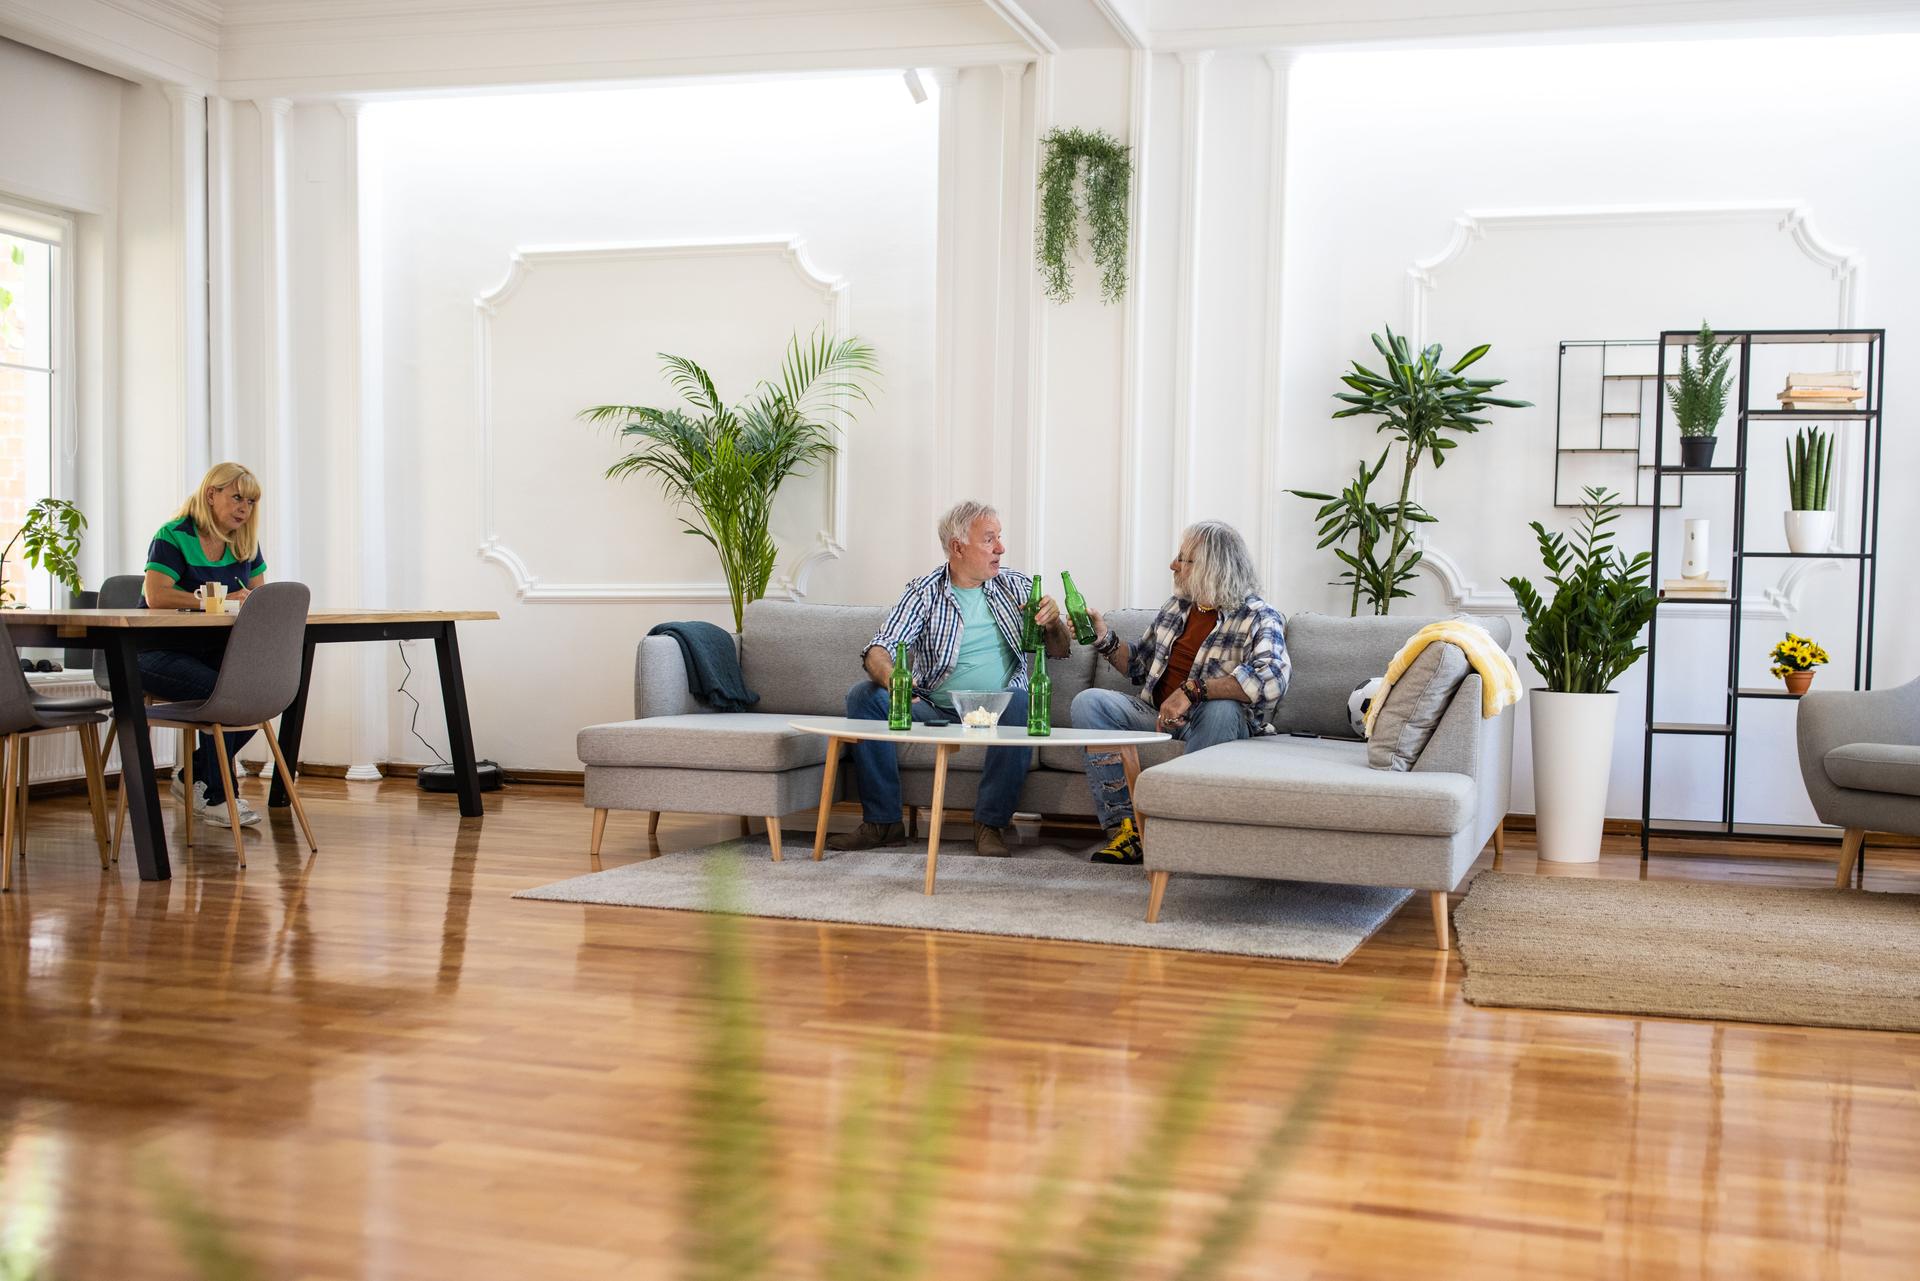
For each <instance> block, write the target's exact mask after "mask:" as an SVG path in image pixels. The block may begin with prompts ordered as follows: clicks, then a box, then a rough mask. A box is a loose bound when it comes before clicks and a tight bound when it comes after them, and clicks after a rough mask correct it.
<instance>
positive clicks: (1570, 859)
mask: <svg viewBox="0 0 1920 1281" xmlns="http://www.w3.org/2000/svg"><path fill="white" fill-rule="evenodd" d="M1527 703H1528V705H1529V706H1530V707H1531V708H1532V709H1533V711H1532V713H1531V714H1532V718H1533V808H1534V824H1535V826H1536V828H1537V830H1538V833H1539V838H1540V857H1541V858H1543V859H1545V860H1546V861H1547V862H1549V863H1592V862H1596V861H1598V859H1599V858H1600V835H1601V830H1602V828H1603V827H1604V826H1605V824H1606V817H1607V779H1608V777H1609V776H1610V775H1611V774H1612V772H1613V727H1614V719H1615V718H1616V717H1617V716H1618V715H1619V712H1620V696H1619V695H1618V694H1556V693H1553V692H1552V691H1550V690H1544V689H1536V690H1533V691H1530V693H1529V694H1528V697H1527Z"/></svg>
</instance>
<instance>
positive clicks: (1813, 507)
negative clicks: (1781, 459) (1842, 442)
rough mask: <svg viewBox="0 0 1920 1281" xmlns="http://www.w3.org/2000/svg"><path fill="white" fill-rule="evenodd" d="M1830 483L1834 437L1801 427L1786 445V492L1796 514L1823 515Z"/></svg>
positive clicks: (1812, 428)
mask: <svg viewBox="0 0 1920 1281" xmlns="http://www.w3.org/2000/svg"><path fill="white" fill-rule="evenodd" d="M1832 480H1833V437H1832V436H1830V435H1828V434H1827V433H1826V432H1823V431H1821V430H1820V429H1819V428H1818V427H1807V428H1802V429H1801V430H1800V431H1799V433H1798V434H1797V435H1796V436H1795V437H1794V439H1792V440H1790V441H1788V442H1787V493H1788V496H1789V498H1790V499H1791V500H1792V503H1793V510H1795V511H1797V512H1823V511H1826V510H1827V508H1828V506H1829V503H1828V498H1829V490H1830V488H1831V482H1832Z"/></svg>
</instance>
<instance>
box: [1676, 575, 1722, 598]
mask: <svg viewBox="0 0 1920 1281" xmlns="http://www.w3.org/2000/svg"><path fill="white" fill-rule="evenodd" d="M1660 596H1661V598H1662V599H1663V600H1725V599H1726V598H1727V580H1726V579H1724V578H1669V579H1667V580H1666V581H1664V582H1662V583H1661V584H1660Z"/></svg>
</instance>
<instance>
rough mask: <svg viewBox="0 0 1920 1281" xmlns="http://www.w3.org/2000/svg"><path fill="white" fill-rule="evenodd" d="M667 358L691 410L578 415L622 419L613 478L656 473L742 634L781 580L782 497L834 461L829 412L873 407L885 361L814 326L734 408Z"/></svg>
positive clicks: (686, 365) (609, 409) (681, 359)
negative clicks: (777, 574)
mask: <svg viewBox="0 0 1920 1281" xmlns="http://www.w3.org/2000/svg"><path fill="white" fill-rule="evenodd" d="M660 359H661V361H662V362H663V365H664V368H665V370H666V373H667V377H668V379H669V380H671V381H672V383H673V386H674V389H675V390H676V391H678V392H679V393H680V395H681V397H682V398H683V399H684V400H685V401H686V402H687V405H688V409H687V410H682V409H661V408H655V407H652V406H646V405H597V406H595V407H594V408H592V409H587V410H582V411H581V415H580V416H581V417H583V418H585V419H586V420H587V421H588V422H592V423H618V424H619V432H620V435H621V436H622V437H623V438H624V439H625V440H626V441H627V443H628V446H629V450H630V452H628V453H627V455H626V456H625V457H623V458H621V459H620V460H619V461H618V462H616V463H614V464H613V465H612V466H610V467H608V468H607V473H606V474H607V476H608V477H609V478H617V477H623V476H631V475H634V474H636V473H645V474H647V475H650V476H652V477H654V479H656V480H658V481H659V482H660V488H661V489H662V490H663V491H664V492H665V494H666V496H667V498H668V499H669V500H670V501H671V502H672V503H674V505H676V506H678V507H681V508H683V509H685V510H686V511H687V512H689V513H690V514H689V515H683V516H682V517H681V522H680V523H681V524H682V525H683V526H685V528H686V532H687V533H689V534H692V535H695V536H696V537H699V538H703V539H705V540H706V541H707V542H708V544H710V545H711V546H712V547H713V549H714V551H715V552H716V553H718V554H719V557H720V571H721V573H722V574H724V575H725V576H726V580H727V593H728V595H729V596H730V597H731V598H732V601H733V627H734V630H735V631H736V632H737V631H739V630H740V627H741V621H742V614H743V611H744V610H745V609H746V606H747V602H748V601H755V600H759V599H760V598H761V597H762V596H764V595H766V593H767V580H768V579H769V578H770V577H772V575H773V566H774V560H775V557H776V555H777V552H776V549H775V547H774V542H773V534H772V531H771V529H770V521H771V519H772V515H773V500H774V496H775V495H776V494H777V493H778V492H779V490H780V486H781V485H782V484H783V483H785V481H786V480H787V478H788V477H790V476H795V475H803V474H805V473H806V472H808V471H810V470H811V469H812V468H814V467H815V466H817V465H819V464H820V463H822V462H824V461H825V460H826V459H828V458H831V457H832V456H833V454H834V451H835V450H836V449H837V448H838V447H839V446H838V444H837V442H836V440H835V436H836V429H835V427H834V426H833V424H832V423H831V422H830V421H828V418H827V415H828V412H829V410H830V409H831V408H832V407H833V406H834V405H835V403H836V402H841V401H843V400H845V399H849V398H858V399H860V400H862V401H866V402H867V403H869V404H871V403H872V400H871V397H870V396H869V395H868V391H867V388H868V384H869V383H870V382H872V381H874V380H875V379H876V378H877V375H878V365H877V364H876V363H875V361H874V354H873V348H871V347H869V346H867V344H865V343H863V342H861V341H860V340H859V339H857V338H839V339H836V338H833V337H832V336H831V335H829V334H827V333H826V332H824V331H822V330H815V331H814V333H813V335H812V336H811V338H809V339H808V340H807V341H806V342H805V343H802V342H801V341H800V336H799V335H798V334H795V335H794V336H793V338H792V340H791V341H789V342H788V344H787V355H786V359H785V360H784V361H783V362H782V364H781V367H780V376H779V378H778V379H777V380H776V381H774V382H762V383H761V384H760V385H759V386H757V387H756V388H754V391H753V394H752V395H751V396H750V397H749V398H748V399H747V400H746V401H743V402H742V403H741V404H738V405H735V406H732V407H729V406H728V405H727V404H726V403H725V402H724V401H723V400H721V398H720V393H719V391H718V390H717V389H716V388H715V387H714V383H713V378H712V376H711V375H709V374H708V373H707V371H706V370H705V369H702V368H701V367H700V366H699V365H697V364H695V363H694V362H693V361H691V360H689V359H687V358H686V357H685V356H670V355H668V354H667V353H665V352H661V353H660ZM689 411H690V412H689Z"/></svg>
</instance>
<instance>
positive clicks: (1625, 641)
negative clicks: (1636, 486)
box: [1506, 487, 1656, 863]
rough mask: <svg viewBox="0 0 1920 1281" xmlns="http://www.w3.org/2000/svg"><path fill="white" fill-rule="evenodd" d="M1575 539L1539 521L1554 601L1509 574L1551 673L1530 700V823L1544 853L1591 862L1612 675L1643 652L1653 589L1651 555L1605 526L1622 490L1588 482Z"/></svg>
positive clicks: (1601, 800)
mask: <svg viewBox="0 0 1920 1281" xmlns="http://www.w3.org/2000/svg"><path fill="white" fill-rule="evenodd" d="M1580 512H1581V515H1580V522H1581V523H1580V528H1579V529H1578V530H1577V531H1576V532H1575V534H1574V536H1573V538H1572V539H1568V538H1567V537H1566V535H1564V534H1549V533H1548V532H1547V531H1546V528H1545V527H1544V526H1542V525H1541V524H1540V522H1539V521H1537V520H1536V521H1534V522H1533V533H1534V537H1535V538H1536V539H1538V540H1539V543H1540V559H1541V560H1542V561H1544V562H1545V563H1546V567H1547V582H1549V583H1550V584H1552V586H1553V589H1554V592H1553V599H1552V600H1551V601H1547V600H1544V599H1542V598H1541V595H1540V592H1539V591H1538V590H1537V589H1536V588H1535V587H1534V585H1533V584H1532V582H1530V581H1529V580H1527V579H1525V578H1519V577H1515V578H1509V579H1507V580H1506V581H1507V586H1508V587H1510V588H1512V589H1513V594H1514V596H1515V597H1516V598H1517V599H1518V600H1519V602H1520V614H1521V617H1522V618H1523V619H1524V620H1525V621H1526V624H1527V657H1528V659H1529V660H1531V661H1532V663H1533V665H1534V668H1535V669H1536V670H1538V671H1539V673H1540V675H1541V677H1542V678H1544V679H1545V680H1546V682H1547V683H1546V687H1545V688H1544V689H1538V690H1534V691H1533V692H1532V696H1531V697H1530V698H1529V699H1528V704H1529V706H1530V707H1531V708H1532V709H1533V710H1532V726H1533V798H1534V815H1535V818H1534V823H1535V826H1536V830H1537V831H1538V833H1539V838H1540V857H1541V858H1543V859H1546V860H1547V861H1548V862H1552V863H1591V862H1594V861H1595V860H1597V859H1598V858H1599V857H1600V834H1601V829H1602V828H1603V826H1604V825H1605V821H1606V810H1607V780H1608V776H1609V774H1610V773H1611V762H1612V759H1613V729H1614V720H1615V718H1616V717H1617V716H1618V714H1619V711H1620V707H1619V704H1620V695H1619V694H1618V693H1617V692H1616V691H1615V690H1614V689H1613V688H1612V686H1613V682H1614V681H1616V680H1618V679H1619V678H1620V676H1621V675H1622V674H1623V673H1624V672H1625V671H1626V670H1627V669H1628V668H1630V667H1632V666H1633V665H1634V664H1635V663H1636V662H1638V661H1639V660H1640V656H1641V655H1642V654H1645V653H1646V652H1647V647H1646V646H1645V645H1641V644H1639V643H1638V642H1639V638H1640V631H1641V629H1642V628H1644V627H1645V626H1646V625H1647V621H1648V620H1649V619H1651V618H1652V617H1653V610H1654V602H1655V600H1656V597H1655V595H1654V591H1653V582H1652V579H1651V576H1650V575H1649V574H1648V572H1647V567H1648V565H1649V564H1650V563H1651V562H1652V559H1653V558H1652V556H1651V555H1650V554H1649V553H1647V552H1640V553H1638V554H1637V555H1634V556H1631V557H1629V556H1628V555H1627V554H1626V553H1625V552H1622V551H1618V550H1616V549H1615V548H1614V545H1613V531H1612V530H1611V529H1610V528H1608V527H1609V526H1610V525H1612V524H1613V523H1614V521H1616V520H1618V519H1619V517H1620V504H1619V499H1618V497H1617V496H1616V495H1614V494H1612V493H1609V492H1607V491H1605V490H1602V489H1597V488H1593V487H1589V488H1588V489H1587V491H1586V501H1585V502H1583V503H1582V504H1581V506H1580Z"/></svg>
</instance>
